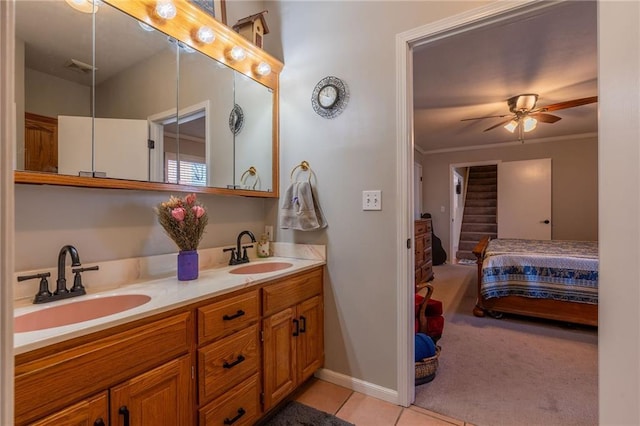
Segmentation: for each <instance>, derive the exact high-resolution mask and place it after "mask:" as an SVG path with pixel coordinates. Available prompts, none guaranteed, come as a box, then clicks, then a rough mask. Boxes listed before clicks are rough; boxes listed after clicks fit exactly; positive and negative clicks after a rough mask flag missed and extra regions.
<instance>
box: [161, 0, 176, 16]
mask: <svg viewBox="0 0 640 426" xmlns="http://www.w3.org/2000/svg"><path fill="white" fill-rule="evenodd" d="M156 13H157V14H158V16H159V17H161V18H163V19H173V18H175V17H176V13H178V11H177V9H176V5H175V4H173V2H172V1H171V0H160V1H158V3H156Z"/></svg>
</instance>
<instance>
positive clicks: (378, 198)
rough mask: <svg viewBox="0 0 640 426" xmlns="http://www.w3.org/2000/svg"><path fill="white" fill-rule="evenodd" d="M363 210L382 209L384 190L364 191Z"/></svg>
mask: <svg viewBox="0 0 640 426" xmlns="http://www.w3.org/2000/svg"><path fill="white" fill-rule="evenodd" d="M362 210H382V191H380V190H373V191H362Z"/></svg>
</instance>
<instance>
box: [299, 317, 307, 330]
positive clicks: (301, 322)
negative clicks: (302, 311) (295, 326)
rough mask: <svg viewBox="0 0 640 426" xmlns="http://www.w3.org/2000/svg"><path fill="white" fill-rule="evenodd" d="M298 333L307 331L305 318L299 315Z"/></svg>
mask: <svg viewBox="0 0 640 426" xmlns="http://www.w3.org/2000/svg"><path fill="white" fill-rule="evenodd" d="M300 324H301V325H300V333H305V332H306V331H307V318H305V317H304V316H302V315H300Z"/></svg>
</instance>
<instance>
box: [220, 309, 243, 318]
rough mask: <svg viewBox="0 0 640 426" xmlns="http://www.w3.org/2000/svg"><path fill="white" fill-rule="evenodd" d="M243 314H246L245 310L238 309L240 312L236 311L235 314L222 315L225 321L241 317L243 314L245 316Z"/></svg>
mask: <svg viewBox="0 0 640 426" xmlns="http://www.w3.org/2000/svg"><path fill="white" fill-rule="evenodd" d="M243 315H244V311H243V310H242V309H238V312H236V313H235V314H233V315H227V314H224V315H223V316H222V319H223V320H224V321H231V320H232V319H236V318H239V317H241V316H243Z"/></svg>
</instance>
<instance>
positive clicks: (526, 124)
mask: <svg viewBox="0 0 640 426" xmlns="http://www.w3.org/2000/svg"><path fill="white" fill-rule="evenodd" d="M537 125H538V120H536V119H535V118H533V117H526V118H525V119H524V121H523V122H522V126H523V128H524V131H525V132H530V131H532V130H533V129H535V128H536V126H537Z"/></svg>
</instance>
